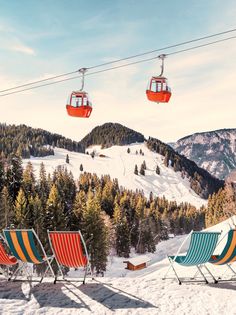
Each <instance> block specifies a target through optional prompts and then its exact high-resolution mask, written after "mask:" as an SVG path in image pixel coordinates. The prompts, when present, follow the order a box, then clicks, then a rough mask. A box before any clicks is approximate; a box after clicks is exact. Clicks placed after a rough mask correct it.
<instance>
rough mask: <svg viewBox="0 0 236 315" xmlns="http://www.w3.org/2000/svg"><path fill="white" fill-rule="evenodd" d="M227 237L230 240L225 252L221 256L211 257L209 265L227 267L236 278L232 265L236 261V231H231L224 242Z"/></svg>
mask: <svg viewBox="0 0 236 315" xmlns="http://www.w3.org/2000/svg"><path fill="white" fill-rule="evenodd" d="M226 236H228V238H227V242H226V244H225V247H224V249H223V251H222V252H221V254H220V255H213V256H211V258H210V261H209V263H211V264H213V265H216V266H222V265H226V266H227V267H228V268H229V269H230V271H231V272H232V273H233V274H234V276H235V275H236V272H235V270H234V269H233V268H232V267H231V266H230V264H232V263H233V262H235V261H236V230H229V231H228V232H227V234H225V236H224V237H223V238H222V240H223V239H224V238H225V237H226Z"/></svg>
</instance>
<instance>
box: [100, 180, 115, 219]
mask: <svg viewBox="0 0 236 315" xmlns="http://www.w3.org/2000/svg"><path fill="white" fill-rule="evenodd" d="M113 202H114V199H113V193H112V182H111V181H110V180H109V181H107V182H106V184H105V186H104V188H103V190H102V200H101V207H102V210H104V211H105V212H106V213H107V214H109V215H110V216H112V214H113Z"/></svg>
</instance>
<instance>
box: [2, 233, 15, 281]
mask: <svg viewBox="0 0 236 315" xmlns="http://www.w3.org/2000/svg"><path fill="white" fill-rule="evenodd" d="M4 242H5V240H4V239H3V237H2V236H1V235H0V266H6V267H7V275H8V277H9V267H11V266H14V265H16V264H17V263H18V261H17V259H16V257H14V256H12V255H9V254H8V253H7V252H6V250H5V247H4ZM0 269H1V272H2V274H3V275H4V274H5V272H4V270H3V269H2V268H0ZM8 279H9V280H10V278H8Z"/></svg>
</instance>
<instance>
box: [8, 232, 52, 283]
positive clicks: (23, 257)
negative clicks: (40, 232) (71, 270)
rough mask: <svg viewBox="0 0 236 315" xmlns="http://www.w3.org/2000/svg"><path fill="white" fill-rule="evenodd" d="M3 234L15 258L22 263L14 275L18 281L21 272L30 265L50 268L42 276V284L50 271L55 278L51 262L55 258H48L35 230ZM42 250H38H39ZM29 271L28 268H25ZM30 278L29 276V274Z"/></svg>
mask: <svg viewBox="0 0 236 315" xmlns="http://www.w3.org/2000/svg"><path fill="white" fill-rule="evenodd" d="M3 234H4V236H5V239H6V242H7V244H8V246H9V248H10V250H11V252H12V253H13V254H14V256H15V257H16V258H17V259H18V260H19V261H21V262H22V263H23V264H21V265H20V266H19V267H18V269H17V270H16V271H15V273H14V275H13V276H14V277H15V278H14V279H16V277H17V275H18V274H19V272H20V271H21V270H22V269H23V268H24V267H26V266H27V264H28V263H32V264H42V263H47V264H48V266H47V268H46V270H45V272H44V274H43V275H42V278H41V280H40V282H42V280H43V278H44V276H45V274H46V273H47V271H48V270H49V269H50V271H51V273H52V274H53V277H55V274H54V272H53V269H52V267H51V262H52V260H53V258H54V257H53V256H51V257H48V256H47V255H46V253H45V250H44V248H43V245H42V243H41V242H40V240H39V238H38V236H37V234H36V233H35V231H34V229H27V230H3ZM37 244H38V247H39V248H40V250H38V248H37ZM25 269H26V270H27V268H25ZM28 276H29V274H28Z"/></svg>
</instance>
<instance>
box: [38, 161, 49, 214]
mask: <svg viewBox="0 0 236 315" xmlns="http://www.w3.org/2000/svg"><path fill="white" fill-rule="evenodd" d="M50 186H51V179H50V178H48V179H47V174H46V170H45V166H44V164H43V163H41V164H40V169H39V180H38V186H37V193H38V196H39V199H40V202H41V205H42V208H44V209H45V208H46V203H47V199H48V195H49V191H50Z"/></svg>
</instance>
